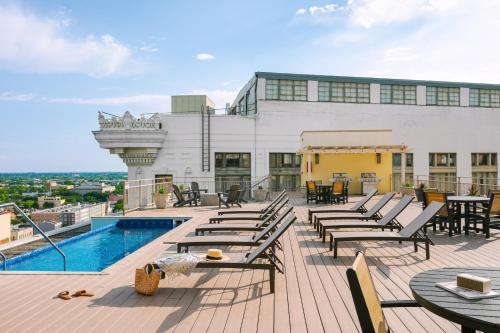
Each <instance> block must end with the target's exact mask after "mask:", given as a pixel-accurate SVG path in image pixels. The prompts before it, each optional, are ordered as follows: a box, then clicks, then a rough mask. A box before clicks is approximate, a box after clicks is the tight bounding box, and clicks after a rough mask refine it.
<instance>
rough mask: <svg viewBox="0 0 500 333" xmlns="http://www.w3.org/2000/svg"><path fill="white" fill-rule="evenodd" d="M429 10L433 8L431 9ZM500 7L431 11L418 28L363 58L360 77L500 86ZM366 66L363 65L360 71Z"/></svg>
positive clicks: (488, 3) (490, 0)
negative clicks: (484, 83)
mask: <svg viewBox="0 0 500 333" xmlns="http://www.w3.org/2000/svg"><path fill="white" fill-rule="evenodd" d="M433 8H434V7H433ZM499 11H500V2H498V1H496V0H482V1H477V2H466V1H464V2H461V3H459V4H457V3H454V7H453V10H451V7H448V10H447V11H446V12H445V11H441V10H440V9H439V10H435V11H434V12H433V13H432V14H429V16H428V17H426V19H423V20H421V21H419V25H418V28H417V29H415V30H414V31H413V32H411V33H408V34H405V35H404V36H403V37H401V38H398V39H396V40H390V41H388V42H387V41H386V42H385V44H384V45H383V46H382V47H381V48H380V49H379V50H371V52H367V54H366V58H367V59H373V60H371V61H369V62H367V65H368V66H367V70H366V71H365V74H366V75H370V76H389V77H400V78H416V79H426V80H429V79H432V80H451V81H466V82H467V81H471V82H490V83H498V82H500V63H499V62H498V54H500V44H498V43H496V42H493V41H496V40H497V39H498V36H497V35H498V33H497V32H498V31H500V20H498V15H497V13H498V12H499ZM365 66H366V65H365Z"/></svg>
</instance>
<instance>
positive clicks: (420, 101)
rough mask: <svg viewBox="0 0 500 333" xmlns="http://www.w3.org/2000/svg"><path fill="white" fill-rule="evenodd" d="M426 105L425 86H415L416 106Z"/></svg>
mask: <svg viewBox="0 0 500 333" xmlns="http://www.w3.org/2000/svg"><path fill="white" fill-rule="evenodd" d="M426 104H427V89H426V87H425V86H417V105H426Z"/></svg>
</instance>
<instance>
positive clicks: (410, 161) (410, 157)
mask: <svg viewBox="0 0 500 333" xmlns="http://www.w3.org/2000/svg"><path fill="white" fill-rule="evenodd" d="M406 166H407V167H409V168H413V153H406Z"/></svg>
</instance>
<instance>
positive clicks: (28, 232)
mask: <svg viewBox="0 0 500 333" xmlns="http://www.w3.org/2000/svg"><path fill="white" fill-rule="evenodd" d="M31 236H33V228H32V227H30V226H27V225H18V226H12V229H11V230H10V239H11V240H13V241H15V240H19V239H24V238H28V237H31Z"/></svg>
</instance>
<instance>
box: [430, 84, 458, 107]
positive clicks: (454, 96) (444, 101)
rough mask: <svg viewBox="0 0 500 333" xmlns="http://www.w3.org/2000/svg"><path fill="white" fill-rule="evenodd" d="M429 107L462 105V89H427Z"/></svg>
mask: <svg viewBox="0 0 500 333" xmlns="http://www.w3.org/2000/svg"><path fill="white" fill-rule="evenodd" d="M426 90H427V93H426V95H427V96H426V97H427V101H426V102H427V103H426V104H427V105H444V106H459V105H460V88H451V87H427V88H426Z"/></svg>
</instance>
